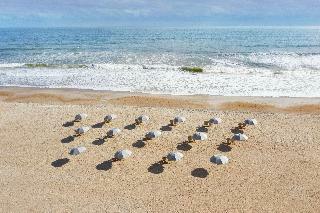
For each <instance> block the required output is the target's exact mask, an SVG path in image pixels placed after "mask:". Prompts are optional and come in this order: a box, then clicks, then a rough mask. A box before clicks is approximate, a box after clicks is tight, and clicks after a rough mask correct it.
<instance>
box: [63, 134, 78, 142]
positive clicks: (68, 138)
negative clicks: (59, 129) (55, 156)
mask: <svg viewBox="0 0 320 213" xmlns="http://www.w3.org/2000/svg"><path fill="white" fill-rule="evenodd" d="M76 137H77V136H76V135H70V136H68V137H66V138H63V139H61V143H71V142H72V141H74V139H75V138H76Z"/></svg>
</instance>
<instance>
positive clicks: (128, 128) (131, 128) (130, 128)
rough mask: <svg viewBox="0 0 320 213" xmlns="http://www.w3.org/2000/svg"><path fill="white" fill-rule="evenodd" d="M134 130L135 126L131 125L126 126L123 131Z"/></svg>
mask: <svg viewBox="0 0 320 213" xmlns="http://www.w3.org/2000/svg"><path fill="white" fill-rule="evenodd" d="M135 128H136V124H135V123H133V124H128V125H127V126H125V127H124V129H127V130H134V129H135Z"/></svg>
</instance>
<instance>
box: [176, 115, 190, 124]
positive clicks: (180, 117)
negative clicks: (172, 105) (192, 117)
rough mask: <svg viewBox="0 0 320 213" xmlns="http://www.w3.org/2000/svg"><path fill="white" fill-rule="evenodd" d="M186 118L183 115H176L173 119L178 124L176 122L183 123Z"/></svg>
mask: <svg viewBox="0 0 320 213" xmlns="http://www.w3.org/2000/svg"><path fill="white" fill-rule="evenodd" d="M186 120H187V119H186V118H185V117H183V116H176V117H175V118H174V119H173V121H174V123H175V124H178V123H183V122H185V121H186Z"/></svg>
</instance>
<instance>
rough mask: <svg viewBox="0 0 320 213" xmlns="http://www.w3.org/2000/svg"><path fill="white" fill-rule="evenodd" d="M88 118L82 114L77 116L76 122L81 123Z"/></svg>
mask: <svg viewBox="0 0 320 213" xmlns="http://www.w3.org/2000/svg"><path fill="white" fill-rule="evenodd" d="M87 117H88V115H87V114H85V113H80V114H78V115H76V116H75V118H74V121H76V122H79V121H82V120H85V119H86V118H87Z"/></svg>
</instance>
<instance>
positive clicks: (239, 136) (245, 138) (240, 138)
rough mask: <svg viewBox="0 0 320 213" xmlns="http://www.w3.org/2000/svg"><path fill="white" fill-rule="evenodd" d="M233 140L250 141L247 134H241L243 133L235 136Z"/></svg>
mask: <svg viewBox="0 0 320 213" xmlns="http://www.w3.org/2000/svg"><path fill="white" fill-rule="evenodd" d="M233 140H236V141H246V140H248V136H246V135H245V134H241V133H238V134H234V135H233Z"/></svg>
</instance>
